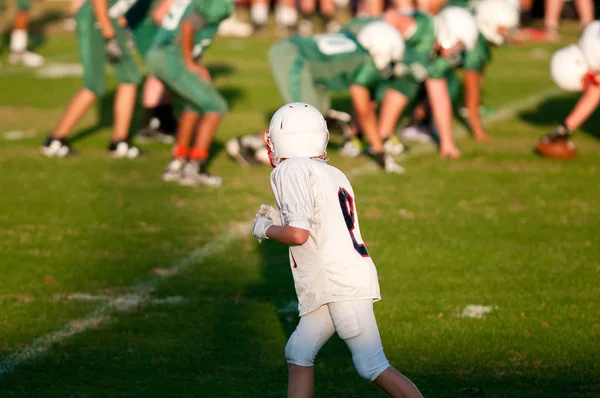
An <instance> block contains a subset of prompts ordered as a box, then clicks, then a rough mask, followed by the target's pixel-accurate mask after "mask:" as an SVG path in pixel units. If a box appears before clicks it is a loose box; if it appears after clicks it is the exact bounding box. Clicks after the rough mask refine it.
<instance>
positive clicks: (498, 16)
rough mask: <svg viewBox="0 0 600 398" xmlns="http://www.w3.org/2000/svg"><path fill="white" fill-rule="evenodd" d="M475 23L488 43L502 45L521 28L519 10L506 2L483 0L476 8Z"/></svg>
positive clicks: (501, 0)
mask: <svg viewBox="0 0 600 398" xmlns="http://www.w3.org/2000/svg"><path fill="white" fill-rule="evenodd" d="M475 21H476V22H477V27H478V28H479V31H480V32H481V34H482V35H483V36H484V37H485V38H486V39H487V40H488V41H490V42H492V43H494V44H496V45H501V44H505V43H506V41H507V40H506V39H507V38H508V37H509V35H510V33H511V32H512V31H514V30H515V29H517V27H518V26H519V10H518V9H516V8H515V7H513V6H512V5H511V4H510V3H509V2H508V1H506V0H483V1H481V2H479V3H478V4H477V7H476V8H475Z"/></svg>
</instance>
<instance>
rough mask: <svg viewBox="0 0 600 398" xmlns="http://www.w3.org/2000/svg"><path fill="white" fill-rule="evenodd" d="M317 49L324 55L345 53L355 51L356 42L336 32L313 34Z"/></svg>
mask: <svg viewBox="0 0 600 398" xmlns="http://www.w3.org/2000/svg"><path fill="white" fill-rule="evenodd" d="M314 39H315V41H316V42H317V46H318V47H319V51H321V53H323V54H325V55H336V54H345V53H351V52H354V51H356V49H357V46H356V43H355V42H353V41H352V40H350V39H348V38H347V37H346V36H344V35H340V34H337V33H332V34H324V35H316V36H314Z"/></svg>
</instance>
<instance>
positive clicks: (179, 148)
mask: <svg viewBox="0 0 600 398" xmlns="http://www.w3.org/2000/svg"><path fill="white" fill-rule="evenodd" d="M233 10H234V6H233V2H232V1H231V0H177V1H176V2H175V3H174V4H173V5H172V6H171V8H170V9H169V12H168V14H167V16H166V17H165V18H164V19H163V21H162V25H161V28H160V30H159V31H158V33H157V34H156V36H155V38H154V42H153V44H152V48H151V49H150V51H149V52H148V55H147V57H146V63H147V66H148V69H149V71H150V73H151V74H152V75H153V76H155V77H156V78H158V79H159V80H160V81H161V82H163V83H164V84H165V86H166V87H167V88H168V89H169V90H171V91H172V92H173V93H175V94H177V95H178V96H180V97H181V98H182V99H183V100H184V102H185V109H184V111H183V112H182V114H181V116H180V118H179V124H178V129H177V138H176V142H175V147H174V149H173V158H172V160H171V161H170V162H169V164H168V166H167V169H166V171H165V173H164V174H163V179H164V180H165V181H177V182H179V183H180V184H182V185H199V184H204V185H209V186H220V185H221V184H222V182H223V181H222V179H221V178H220V177H217V176H214V175H211V174H209V173H208V170H207V166H208V155H209V150H210V147H211V144H212V141H213V138H214V136H215V134H216V132H217V129H218V127H219V124H220V123H221V119H222V117H223V114H224V113H225V112H227V101H226V100H225V98H223V96H222V95H221V94H220V93H219V92H218V91H217V89H216V88H215V86H214V85H213V84H212V80H211V76H210V72H209V71H208V69H207V68H206V67H205V66H204V65H202V64H201V63H200V62H199V61H200V58H201V56H202V54H203V52H204V50H205V48H206V47H207V46H208V45H210V44H211V43H212V40H213V38H214V36H215V34H216V33H217V30H218V29H219V24H220V23H221V22H222V21H223V20H225V19H226V18H228V17H229V16H230V15H231V13H232V12H233ZM192 141H193V143H192Z"/></svg>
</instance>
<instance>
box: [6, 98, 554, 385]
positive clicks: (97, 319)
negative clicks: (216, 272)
mask: <svg viewBox="0 0 600 398" xmlns="http://www.w3.org/2000/svg"><path fill="white" fill-rule="evenodd" d="M558 92H559V91H558V90H557V89H550V90H545V91H542V92H541V93H539V94H536V95H532V96H530V97H527V98H525V99H523V100H521V101H517V102H514V103H511V104H509V105H507V106H505V107H502V108H500V109H499V111H498V112H497V113H496V114H494V115H493V116H491V117H489V118H486V119H485V120H486V121H487V122H488V123H494V122H499V121H503V120H506V119H509V118H510V117H512V116H513V115H515V114H516V113H518V112H520V111H522V110H524V109H528V108H530V107H533V106H535V105H537V104H538V103H540V102H541V101H543V100H545V99H547V98H549V97H552V96H554V95H556V94H557V93H558ZM462 130H463V135H466V130H465V129H462ZM424 147H425V148H429V151H428V152H431V151H432V150H433V147H427V146H424ZM420 152H422V153H425V152H426V151H420ZM411 153H412V154H415V155H416V154H418V153H417V152H414V151H413V152H411ZM376 169H377V167H376V166H375V165H374V164H372V163H368V164H365V165H364V166H361V167H358V168H356V169H353V170H350V171H348V172H347V173H346V174H347V175H348V177H349V178H352V177H356V176H359V175H360V174H363V173H369V172H371V171H373V170H376ZM251 225H252V223H251V222H246V223H241V224H236V225H233V226H232V227H231V228H230V229H229V230H228V231H226V232H224V233H222V234H220V235H218V236H217V237H216V238H215V239H214V240H213V241H211V242H209V243H208V244H206V245H205V246H203V247H202V248H201V249H199V250H196V251H194V252H192V253H191V254H190V255H189V256H187V257H184V258H182V259H180V260H179V261H176V262H175V263H174V264H173V265H172V266H171V267H170V268H168V269H166V270H165V269H161V272H160V274H158V275H157V274H155V275H154V276H153V277H152V278H150V279H149V280H148V281H145V282H139V283H137V284H135V285H133V286H132V287H131V289H129V290H130V292H131V293H130V294H127V295H123V296H119V297H114V298H111V299H110V300H109V301H107V302H106V303H104V304H102V305H101V306H100V307H99V308H98V309H97V310H95V311H93V312H91V313H89V314H88V315H87V316H85V317H84V318H81V319H79V320H75V321H72V322H69V323H68V324H66V325H65V326H63V327H62V328H61V329H59V330H57V331H55V332H52V333H49V334H46V335H44V336H42V337H39V338H38V339H36V340H34V341H33V343H31V344H29V345H28V346H26V347H25V348H23V349H22V350H19V351H17V352H15V353H13V354H11V355H9V356H8V357H7V358H5V359H3V360H1V361H0V377H2V376H4V375H6V374H8V373H11V372H13V371H14V370H15V369H16V368H17V367H19V366H20V365H22V364H24V363H26V362H28V361H32V360H34V359H36V358H37V357H39V356H41V355H42V354H44V353H45V352H46V351H48V349H50V347H51V346H52V345H54V344H60V343H63V342H65V341H67V340H68V339H69V338H71V337H73V336H74V335H76V334H78V333H81V332H84V331H86V330H88V329H91V328H94V327H97V326H99V325H100V324H103V323H108V322H110V320H111V318H110V316H109V315H110V314H111V313H112V312H114V311H131V310H135V309H137V308H139V307H142V306H144V305H146V304H148V303H149V302H151V300H152V299H151V298H150V293H152V291H153V290H154V289H155V288H156V287H158V286H159V285H160V283H162V282H163V281H164V280H165V279H166V278H169V277H171V276H174V275H177V274H180V273H182V272H184V271H186V270H188V269H189V268H191V266H192V265H200V264H202V263H203V262H204V261H206V260H207V259H208V258H209V257H210V256H212V255H214V254H217V253H219V252H221V251H223V250H225V249H227V247H228V246H229V244H231V243H232V242H233V241H234V240H236V239H238V238H240V237H242V236H244V235H246V234H247V233H248V232H249V231H250V228H251Z"/></svg>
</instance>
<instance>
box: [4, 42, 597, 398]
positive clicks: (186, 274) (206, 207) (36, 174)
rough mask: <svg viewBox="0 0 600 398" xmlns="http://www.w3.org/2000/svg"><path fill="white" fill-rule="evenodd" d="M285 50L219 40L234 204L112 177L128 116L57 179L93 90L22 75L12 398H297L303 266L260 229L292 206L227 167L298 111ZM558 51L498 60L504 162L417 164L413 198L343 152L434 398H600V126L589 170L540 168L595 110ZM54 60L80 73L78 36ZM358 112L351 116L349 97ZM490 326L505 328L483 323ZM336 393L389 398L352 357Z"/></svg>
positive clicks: (400, 335)
mask: <svg viewBox="0 0 600 398" xmlns="http://www.w3.org/2000/svg"><path fill="white" fill-rule="evenodd" d="M574 35H575V33H573V34H572V35H570V36H569V37H571V38H574V37H575V36H574ZM271 42H272V39H267V38H255V39H251V40H248V41H241V40H226V39H219V40H217V42H216V43H215V45H214V47H213V48H212V49H211V50H210V51H209V52H208V58H207V61H208V64H209V65H210V67H211V69H212V70H213V72H214V73H215V76H216V79H215V80H216V83H217V85H218V86H219V88H220V89H221V90H222V92H224V93H225V94H226V96H227V97H228V99H229V101H230V105H231V113H230V114H228V115H227V117H226V118H225V121H224V123H223V125H222V128H221V130H220V132H219V135H218V137H217V142H216V144H215V156H214V162H213V163H212V171H213V172H214V173H216V174H218V175H221V176H223V177H224V178H225V185H224V186H223V187H222V188H221V189H210V188H206V187H198V188H192V189H190V188H185V187H180V186H177V185H171V184H167V183H163V182H162V181H161V180H160V174H161V172H162V170H163V167H164V166H165V164H166V162H167V161H168V159H169V148H168V147H166V146H164V145H160V144H151V145H147V146H145V147H144V148H146V149H148V150H149V155H148V156H147V157H145V158H142V159H140V160H135V161H130V160H112V159H109V158H108V157H107V156H106V154H105V152H104V151H105V145H106V142H107V140H108V137H109V135H110V132H111V126H110V123H111V106H112V105H111V100H112V94H109V95H108V96H107V98H106V99H105V100H104V101H103V102H102V103H101V104H100V106H99V111H98V112H96V113H90V114H89V115H88V116H87V117H86V119H85V121H84V123H82V125H81V126H80V127H79V129H78V131H77V133H78V134H79V135H81V136H82V137H83V138H82V139H80V140H78V141H77V142H75V144H74V146H75V147H76V148H77V149H78V150H80V156H78V157H74V158H69V159H45V158H42V157H41V156H40V155H39V153H38V150H39V146H40V144H41V142H42V140H43V138H44V137H45V135H46V134H47V133H48V132H49V131H50V130H51V129H52V128H53V126H54V125H55V123H57V121H58V119H59V117H60V115H61V112H62V110H63V108H64V106H65V104H66V102H67V101H68V100H69V98H70V97H71V95H73V93H74V92H75V91H76V90H77V89H78V88H79V87H80V80H79V78H77V77H70V78H60V79H45V78H41V77H39V76H37V75H36V74H35V73H34V72H32V71H27V70H23V69H20V68H16V67H11V66H8V65H7V64H6V62H5V58H6V52H4V53H3V54H2V56H1V57H0V58H1V59H2V63H3V68H2V69H1V70H0V87H1V89H0V127H1V129H0V271H1V275H2V276H1V277H0V396H1V397H36V398H40V397H281V396H284V395H285V390H286V382H287V373H286V364H285V359H284V357H283V350H284V347H285V343H286V341H287V338H288V336H289V335H290V334H291V332H292V331H293V329H294V327H295V325H296V322H297V316H296V314H295V313H294V312H293V311H292V312H290V311H289V310H288V309H289V307H290V303H292V305H293V301H294V299H295V294H294V290H293V285H292V280H291V275H290V272H289V269H288V267H289V264H288V257H287V249H286V248H285V247H283V246H279V245H277V244H275V243H273V242H269V241H267V242H264V243H263V244H262V245H258V244H257V243H256V242H255V241H254V239H252V237H251V236H250V221H251V220H252V218H253V216H254V213H255V212H256V209H257V208H258V206H259V205H260V204H261V203H271V202H272V201H273V200H272V195H271V192H270V187H269V181H268V175H269V170H268V169H266V168H252V169H241V168H239V167H238V166H236V164H234V163H233V162H232V161H231V160H229V159H228V157H227V155H226V154H225V152H224V151H223V145H224V142H225V141H226V140H227V139H228V138H230V137H233V136H236V135H239V134H243V133H250V132H253V131H257V130H258V129H260V128H264V127H265V126H266V123H267V121H268V118H269V116H270V114H271V112H272V111H273V110H274V109H276V108H277V107H279V106H280V105H281V103H280V98H279V95H278V93H277V91H276V89H275V86H274V84H273V82H272V80H271V77H270V74H269V72H268V67H267V65H266V62H265V58H266V57H265V56H266V51H267V49H268V46H269V44H270V43H271ZM554 48H557V47H556V46H554V47H544V46H541V47H540V46H520V47H514V48H508V49H500V50H498V51H497V52H496V53H495V55H494V62H493V64H492V66H491V68H490V70H489V76H488V77H487V78H486V88H485V101H486V103H487V104H489V105H491V106H494V107H496V108H498V109H500V110H501V112H500V115H501V117H498V118H497V120H496V121H495V122H494V123H493V124H490V125H489V132H490V133H491V134H492V135H493V136H494V138H495V140H494V142H493V143H489V144H478V143H474V142H473V141H472V140H470V139H469V138H467V137H463V139H461V140H460V141H459V146H460V148H461V150H462V151H463V158H462V159H460V160H458V161H441V160H440V159H438V158H437V156H436V155H435V154H434V152H433V151H431V150H428V149H431V148H425V149H423V147H421V148H417V149H415V148H413V149H414V150H413V151H412V153H413V154H412V155H409V156H406V157H405V159H403V161H402V163H403V165H405V167H406V168H407V173H406V174H405V175H402V176H395V175H393V176H392V175H384V174H382V173H380V172H378V171H377V170H375V169H374V168H373V167H372V164H371V161H370V160H369V159H366V158H364V159H362V158H361V159H355V160H348V159H343V158H340V157H339V156H338V155H337V154H336V153H335V150H332V152H333V154H332V160H331V163H332V164H333V165H335V166H338V167H339V168H341V169H342V170H343V171H345V172H347V173H348V175H349V176H350V178H351V181H352V182H353V185H354V189H355V191H356V193H357V197H358V199H357V206H358V211H359V215H360V221H361V227H362V233H363V236H364V237H365V240H366V244H367V246H368V248H369V251H370V253H371V255H372V257H373V259H374V261H375V263H376V265H377V267H378V271H379V276H380V284H381V290H382V295H383V301H382V302H380V303H378V304H376V306H375V309H376V315H377V318H378V322H379V327H380V331H381V335H382V339H383V342H384V348H385V350H386V353H387V356H388V358H389V359H390V361H391V362H392V364H393V365H395V366H396V367H397V368H398V369H399V370H400V371H402V372H403V373H405V374H406V375H407V376H409V377H410V378H411V379H412V380H413V381H414V382H415V383H416V384H417V385H418V386H419V388H420V389H421V391H422V392H423V394H424V395H425V396H427V397H457V396H464V395H465V394H470V395H481V396H486V397H557V398H558V397H599V396H600V349H599V348H598V347H599V342H600V308H599V303H600V287H599V286H600V283H599V282H600V241H599V240H598V237H599V236H600V230H599V228H600V223H599V221H600V210H599V209H600V203H599V202H600V186H599V181H600V165H599V163H598V159H599V155H600V143H599V141H598V139H599V138H600V130H599V126H600V117H599V115H598V113H596V115H595V116H594V117H593V118H592V120H590V121H589V122H588V123H587V124H586V125H585V127H584V128H583V129H582V130H581V131H579V132H578V133H577V136H576V143H577V145H578V148H579V150H580V156H579V157H578V158H577V159H576V160H574V161H570V162H564V163H556V162H551V161H547V160H543V159H541V158H539V157H537V156H535V155H534V154H533V153H532V148H533V146H534V145H535V142H536V140H537V138H538V137H539V136H541V135H542V134H544V133H546V132H548V131H549V130H550V129H552V128H553V127H554V125H556V124H557V122H559V121H561V120H562V118H563V117H564V115H566V113H567V112H568V110H569V109H570V108H571V107H572V106H573V104H574V102H575V100H576V96H574V95H566V94H560V93H558V92H557V91H552V88H553V85H552V82H551V81H550V78H549V74H548V66H547V65H548V62H549V56H550V54H551V52H552V50H553V49H554ZM39 51H40V52H41V53H43V54H44V55H46V56H48V58H49V62H51V63H75V62H77V52H76V42H75V39H74V38H73V37H71V35H69V34H66V33H56V32H55V33H52V34H50V35H49V36H48V37H46V40H45V41H44V42H43V45H42V46H41V47H40V48H39ZM111 84H112V83H111ZM111 87H112V86H111ZM549 90H550V91H549ZM109 92H112V89H111V90H109ZM336 103H337V106H338V107H342V108H345V109H347V106H348V100H347V98H345V97H344V96H343V95H342V96H338V97H336ZM138 123H139V114H138V115H137V117H136V126H137V125H138ZM10 131H24V132H26V133H25V134H24V136H23V139H20V140H14V139H10V138H15V135H14V134H13V135H10V134H9V135H7V134H6V133H7V132H10ZM469 305H481V306H486V307H489V309H490V310H491V312H489V313H487V314H486V315H485V316H484V317H483V318H482V319H478V318H469V317H464V316H462V315H463V310H464V309H465V307H467V306H469ZM316 393H317V396H319V397H375V396H382V393H380V392H379V391H378V390H377V388H376V387H374V386H372V385H370V384H369V383H367V382H365V381H363V380H362V379H360V377H359V376H358V375H357V374H356V372H355V370H354V368H353V365H352V361H351V358H350V355H349V353H348V352H347V349H346V347H345V345H344V344H343V342H341V341H340V340H339V339H337V337H336V338H333V339H332V341H330V342H329V343H328V344H327V345H326V346H325V347H324V349H323V350H322V352H321V353H320V355H319V357H318V358H317V364H316Z"/></svg>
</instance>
